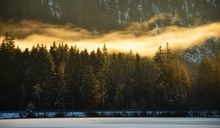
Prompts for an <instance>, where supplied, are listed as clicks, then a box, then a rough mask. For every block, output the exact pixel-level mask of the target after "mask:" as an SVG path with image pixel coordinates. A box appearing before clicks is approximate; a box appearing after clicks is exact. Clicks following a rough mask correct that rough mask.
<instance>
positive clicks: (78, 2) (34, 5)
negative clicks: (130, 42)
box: [0, 0, 220, 31]
mask: <svg viewBox="0 0 220 128" xmlns="http://www.w3.org/2000/svg"><path fill="white" fill-rule="evenodd" d="M0 7H1V8H0V17H1V18H2V19H15V20H22V19H34V20H40V21H44V22H50V23H58V24H65V23H73V24H76V25H79V26H81V27H84V28H88V29H91V28H93V27H94V28H97V29H98V30H100V31H103V30H107V31H108V30H111V29H115V28H120V27H121V26H123V24H125V23H127V22H133V21H136V22H144V21H148V20H149V19H151V18H152V17H154V16H162V15H164V16H166V17H165V19H163V21H161V20H158V21H157V22H154V23H152V27H153V28H154V27H160V26H167V25H178V26H187V27H190V26H195V25H200V24H205V23H208V22H212V21H217V20H219V19H220V15H218V12H219V10H220V1H219V0H156V1H155V0H19V1H18V0H4V1H3V0H1V1H0Z"/></svg>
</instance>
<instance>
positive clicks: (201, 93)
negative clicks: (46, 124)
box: [0, 34, 220, 111]
mask: <svg viewBox="0 0 220 128" xmlns="http://www.w3.org/2000/svg"><path fill="white" fill-rule="evenodd" d="M29 102H32V103H33V105H34V107H35V109H36V110H41V111H48V110H109V109H118V110H123V109H133V110H220V52H219V53H218V54H216V55H215V56H213V57H208V56H204V57H203V59H202V61H201V63H199V64H192V63H188V62H186V61H184V59H182V58H181V57H180V56H179V54H178V52H174V50H172V48H170V47H169V44H168V43H167V45H166V46H165V47H159V48H158V50H157V52H156V53H155V55H154V57H153V58H149V57H145V56H141V55H139V54H138V53H132V51H131V52H130V53H112V52H109V51H108V49H107V46H106V45H104V46H103V47H102V48H98V49H97V50H94V51H92V52H88V51H87V50H86V49H85V50H82V51H80V50H79V49H78V48H77V47H76V46H67V45H65V44H56V43H55V42H54V43H53V45H52V46H50V48H47V47H46V46H45V45H43V44H42V45H37V46H33V47H32V49H25V50H21V49H20V48H19V47H16V46H15V40H14V38H13V37H11V36H9V35H7V34H6V35H5V37H4V39H3V41H2V43H1V46H0V104H1V105H0V111H14V110H26V109H27V106H28V103H29Z"/></svg>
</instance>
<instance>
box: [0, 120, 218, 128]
mask: <svg viewBox="0 0 220 128" xmlns="http://www.w3.org/2000/svg"><path fill="white" fill-rule="evenodd" d="M0 128H220V118H53V119H51V118H47V119H2V120H0Z"/></svg>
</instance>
